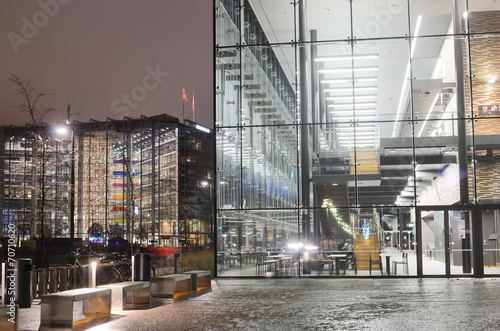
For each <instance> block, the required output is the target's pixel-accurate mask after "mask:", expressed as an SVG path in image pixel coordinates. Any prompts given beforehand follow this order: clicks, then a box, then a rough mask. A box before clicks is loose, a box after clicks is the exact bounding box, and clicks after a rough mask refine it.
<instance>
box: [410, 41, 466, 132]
mask: <svg viewBox="0 0 500 331" xmlns="http://www.w3.org/2000/svg"><path fill="white" fill-rule="evenodd" d="M455 44H457V45H458V46H459V48H460V49H461V50H462V49H463V50H465V47H466V46H465V42H464V39H462V38H458V37H457V38H453V37H448V38H438V37H436V38H419V39H416V40H415V41H414V42H413V43H412V57H413V60H412V77H413V80H412V88H413V116H414V118H415V119H419V120H422V119H424V120H431V119H433V120H440V119H453V118H467V117H470V113H469V109H468V107H466V106H465V105H467V104H468V103H466V102H465V100H464V99H462V97H460V95H461V94H460V93H465V90H464V86H465V87H466V88H467V87H468V86H467V85H468V84H467V81H466V80H465V78H464V77H467V76H468V75H467V68H466V66H464V65H462V62H463V61H465V60H464V58H465V56H466V54H465V52H460V53H456V52H455V49H456V47H455V46H456V45H455ZM422 134H423V132H420V131H416V135H417V136H421V135H422ZM430 134H432V133H430Z"/></svg>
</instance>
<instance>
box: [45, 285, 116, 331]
mask: <svg viewBox="0 0 500 331" xmlns="http://www.w3.org/2000/svg"><path fill="white" fill-rule="evenodd" d="M76 301H83V314H84V315H101V314H108V315H109V314H110V313H111V290H110V289H109V288H81V289H76V290H69V291H64V292H58V293H51V294H44V295H42V299H41V316H40V317H41V318H40V324H41V326H50V327H54V326H55V327H73V303H74V302H76Z"/></svg>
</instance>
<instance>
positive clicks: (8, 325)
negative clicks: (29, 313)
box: [0, 305, 19, 331]
mask: <svg viewBox="0 0 500 331" xmlns="http://www.w3.org/2000/svg"><path fill="white" fill-rule="evenodd" d="M18 321H19V306H18V305H14V306H7V305H0V330H2V331H3V330H5V331H17V330H18V328H19V326H18V324H19V323H18Z"/></svg>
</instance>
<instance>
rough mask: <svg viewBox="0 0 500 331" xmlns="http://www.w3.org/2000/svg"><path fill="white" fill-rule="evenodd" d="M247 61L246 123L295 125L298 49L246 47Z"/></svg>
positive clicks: (245, 67) (243, 118) (243, 97)
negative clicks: (296, 50) (296, 60)
mask: <svg viewBox="0 0 500 331" xmlns="http://www.w3.org/2000/svg"><path fill="white" fill-rule="evenodd" d="M279 59H280V60H279ZM243 61H244V64H243V70H242V74H243V77H244V81H243V82H242V84H243V85H242V86H243V92H242V99H243V102H242V107H243V109H242V112H243V115H242V121H243V123H244V124H246V125H276V124H294V123H295V122H296V111H295V109H296V105H295V100H296V93H295V88H294V86H295V70H294V68H295V48H294V47H291V46H282V47H270V46H269V47H265V46H258V47H246V48H245V49H244V54H243ZM280 61H281V62H280ZM235 88H236V87H235Z"/></svg>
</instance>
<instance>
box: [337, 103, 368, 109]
mask: <svg viewBox="0 0 500 331" xmlns="http://www.w3.org/2000/svg"><path fill="white" fill-rule="evenodd" d="M375 106H377V104H376V103H375V102H356V103H354V104H353V103H337V104H331V105H328V108H343V109H345V108H354V107H375Z"/></svg>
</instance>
